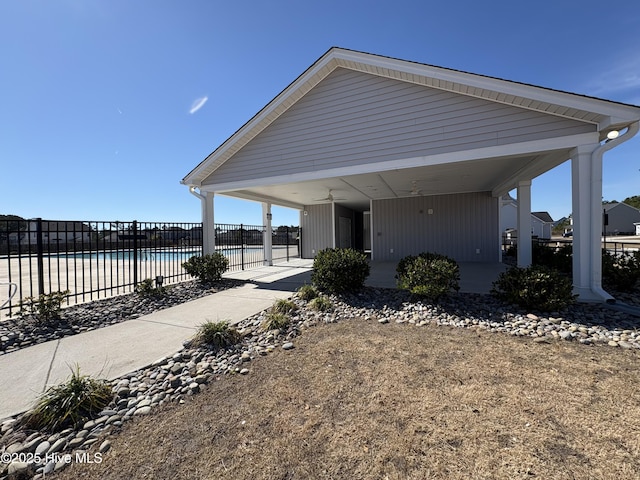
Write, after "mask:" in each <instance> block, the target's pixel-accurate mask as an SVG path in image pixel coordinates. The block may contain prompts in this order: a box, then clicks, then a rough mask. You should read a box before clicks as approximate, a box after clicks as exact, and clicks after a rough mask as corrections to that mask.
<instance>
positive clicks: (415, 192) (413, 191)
mask: <svg viewBox="0 0 640 480" xmlns="http://www.w3.org/2000/svg"><path fill="white" fill-rule="evenodd" d="M399 191H400V192H406V193H408V194H410V195H414V196H417V195H422V192H421V191H420V189H419V188H418V182H417V181H416V180H413V181H412V182H411V190H399Z"/></svg>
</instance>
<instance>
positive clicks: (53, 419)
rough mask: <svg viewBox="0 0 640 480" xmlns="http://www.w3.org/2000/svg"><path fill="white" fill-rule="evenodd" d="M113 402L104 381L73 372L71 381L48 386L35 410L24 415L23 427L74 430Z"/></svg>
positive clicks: (77, 370) (109, 388)
mask: <svg viewBox="0 0 640 480" xmlns="http://www.w3.org/2000/svg"><path fill="white" fill-rule="evenodd" d="M112 399H113V390H112V389H111V386H110V385H109V383H108V382H107V381H106V380H99V379H95V378H92V377H89V376H87V375H80V368H79V367H77V366H76V369H75V370H72V373H71V378H70V379H69V380H67V381H66V382H65V383H63V384H61V385H54V386H52V387H49V388H48V389H47V390H46V391H45V392H44V393H43V394H42V395H41V396H40V398H39V400H38V402H37V404H36V406H35V408H34V409H33V410H31V411H29V412H27V413H26V414H25V416H24V417H23V419H22V424H23V425H24V426H25V427H26V428H28V429H34V430H49V431H59V430H62V429H64V428H67V427H73V428H76V427H78V426H80V425H82V424H83V423H84V422H86V421H87V420H89V419H91V418H95V416H96V415H97V414H99V413H100V412H101V411H102V410H103V409H104V408H105V407H106V406H107V405H109V402H111V400H112Z"/></svg>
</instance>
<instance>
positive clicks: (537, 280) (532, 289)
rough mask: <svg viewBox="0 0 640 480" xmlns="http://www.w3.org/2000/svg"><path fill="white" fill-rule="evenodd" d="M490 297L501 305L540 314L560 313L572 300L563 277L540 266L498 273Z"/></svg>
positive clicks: (569, 283) (573, 297)
mask: <svg viewBox="0 0 640 480" xmlns="http://www.w3.org/2000/svg"><path fill="white" fill-rule="evenodd" d="M491 293H492V294H493V295H495V296H496V297H498V298H499V299H500V300H503V301H505V302H508V303H512V304H516V305H519V306H520V307H523V308H527V309H535V310H541V311H555V310H561V309H563V308H565V307H567V306H569V305H571V304H572V303H574V302H575V299H576V295H574V294H573V286H572V284H571V280H570V279H569V278H568V277H567V276H565V275H562V274H561V273H560V272H558V271H557V270H553V269H550V268H547V267H544V266H540V265H533V266H531V267H528V268H518V267H513V268H510V269H509V270H507V271H506V272H503V273H501V274H500V276H499V277H498V279H497V280H496V281H495V282H493V287H492V289H491Z"/></svg>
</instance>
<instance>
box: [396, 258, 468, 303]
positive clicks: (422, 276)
mask: <svg viewBox="0 0 640 480" xmlns="http://www.w3.org/2000/svg"><path fill="white" fill-rule="evenodd" d="M396 279H397V281H398V287H399V288H402V289H405V290H409V291H410V292H411V293H413V294H415V295H419V296H421V297H425V298H427V299H429V300H433V301H435V300H438V299H439V298H440V297H442V296H443V295H447V294H448V293H449V292H450V291H451V290H455V291H456V292H457V291H458V290H460V285H459V283H460V269H459V267H458V264H457V263H456V261H455V260H453V259H451V258H449V257H447V256H445V255H440V254H438V253H429V252H425V253H421V254H420V255H418V256H413V255H410V256H408V257H404V258H402V259H401V260H400V261H399V262H398V266H397V267H396Z"/></svg>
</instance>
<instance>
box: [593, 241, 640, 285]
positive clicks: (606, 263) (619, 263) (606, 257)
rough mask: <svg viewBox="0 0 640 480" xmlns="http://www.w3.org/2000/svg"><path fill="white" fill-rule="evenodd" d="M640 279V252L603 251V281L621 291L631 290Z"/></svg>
mask: <svg viewBox="0 0 640 480" xmlns="http://www.w3.org/2000/svg"><path fill="white" fill-rule="evenodd" d="M638 280H640V252H634V253H622V254H618V255H615V254H612V253H610V252H608V251H606V250H603V251H602V283H603V285H604V286H605V287H608V288H612V289H614V290H617V291H619V292H630V291H633V290H634V289H635V287H636V284H637V283H638Z"/></svg>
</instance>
